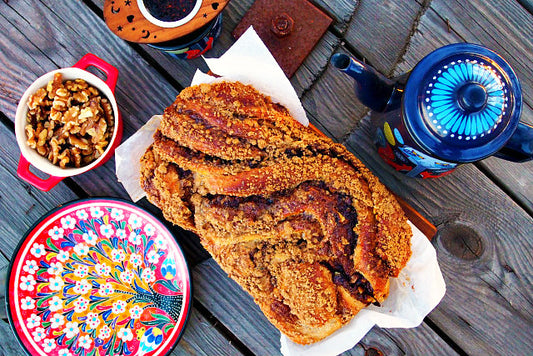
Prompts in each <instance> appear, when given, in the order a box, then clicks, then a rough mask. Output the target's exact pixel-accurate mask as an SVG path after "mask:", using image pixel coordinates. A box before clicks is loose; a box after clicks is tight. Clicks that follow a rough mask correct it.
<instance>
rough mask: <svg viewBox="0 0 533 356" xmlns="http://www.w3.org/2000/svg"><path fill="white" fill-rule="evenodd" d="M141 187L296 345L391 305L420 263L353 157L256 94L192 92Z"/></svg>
mask: <svg viewBox="0 0 533 356" xmlns="http://www.w3.org/2000/svg"><path fill="white" fill-rule="evenodd" d="M154 137H155V142H154V143H153V145H152V146H151V147H149V148H148V150H147V151H146V153H145V155H144V156H143V157H142V159H141V170H142V171H141V176H142V177H141V185H142V187H143V189H144V190H145V191H146V192H147V195H148V198H149V200H150V201H151V202H152V203H154V204H155V205H157V206H159V207H160V208H161V209H162V211H163V213H164V215H165V217H166V218H167V219H168V220H170V221H171V222H173V223H176V224H178V225H180V226H182V227H183V228H185V229H188V230H191V231H193V232H195V233H196V234H198V236H200V239H201V242H202V244H203V246H204V247H205V248H206V249H207V250H208V251H209V252H210V253H211V255H212V256H213V258H214V259H215V260H216V261H217V262H218V263H219V264H220V266H221V267H222V268H223V269H224V270H225V271H226V272H227V273H228V275H229V276H230V277H231V278H233V279H234V280H235V281H237V283H239V284H240V285H241V286H242V287H243V288H244V289H245V290H246V291H248V292H249V293H250V294H251V295H252V296H253V297H254V299H255V302H256V303H257V304H258V305H259V306H260V308H261V310H262V311H263V313H264V314H265V315H266V316H267V317H268V319H269V320H270V321H271V322H272V323H273V324H274V325H275V326H276V327H278V328H279V329H280V330H281V331H282V332H283V333H284V334H286V335H287V336H288V337H289V338H291V339H292V340H293V341H295V342H298V343H301V344H307V343H312V342H316V341H318V340H321V339H322V338H324V337H326V336H328V335H329V334H331V333H332V332H334V331H335V330H337V329H338V328H340V327H341V326H342V325H343V324H345V323H347V322H348V321H349V320H351V319H352V317H353V316H354V315H355V314H356V313H358V312H359V311H360V310H361V309H362V308H364V307H365V306H367V305H369V304H370V303H374V304H379V303H381V302H382V301H383V300H384V299H385V298H386V297H387V295H388V290H389V277H395V276H397V275H398V273H399V272H400V270H401V269H402V268H403V267H404V266H405V264H406V263H407V260H408V259H409V257H410V255H411V249H410V236H411V231H410V228H409V225H408V224H407V220H406V218H405V216H404V214H403V212H402V210H401V208H400V207H399V205H398V204H397V202H396V200H395V198H394V197H393V196H392V195H391V194H390V193H389V192H388V191H387V189H386V188H385V187H384V186H383V185H382V184H381V183H380V182H379V181H378V179H377V178H376V177H375V176H373V175H372V173H370V172H369V171H368V169H366V168H365V167H364V166H363V165H362V163H361V162H360V161H359V160H358V159H356V158H355V157H354V156H353V155H352V154H351V153H350V152H348V151H347V150H346V149H345V148H344V147H343V146H342V145H340V144H336V143H333V142H332V141H331V140H330V139H328V138H324V137H321V136H319V135H317V134H316V133H314V132H313V131H312V130H311V129H309V128H307V127H304V126H302V125H301V124H300V123H298V122H297V121H295V120H294V119H293V118H292V117H291V116H290V115H289V113H288V112H287V110H286V109H285V108H284V107H282V106H281V105H279V104H276V103H273V102H272V101H271V100H270V98H268V97H266V96H264V95H262V94H260V93H258V92H257V91H256V90H255V89H254V88H252V87H251V86H246V85H243V84H241V83H238V82H235V83H230V82H221V83H216V84H211V85H208V84H202V85H199V86H194V87H190V88H186V89H184V90H183V91H182V92H181V94H180V95H179V96H178V97H177V98H176V101H175V102H174V103H173V104H172V105H171V106H170V107H168V108H167V109H166V110H165V113H164V118H163V120H162V122H161V126H160V128H159V130H158V131H157V132H156V134H155V136H154Z"/></svg>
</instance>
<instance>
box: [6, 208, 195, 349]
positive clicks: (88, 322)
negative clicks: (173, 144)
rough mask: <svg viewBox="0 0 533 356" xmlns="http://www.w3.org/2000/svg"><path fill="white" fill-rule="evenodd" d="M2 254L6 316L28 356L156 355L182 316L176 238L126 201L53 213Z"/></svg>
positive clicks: (182, 270)
mask: <svg viewBox="0 0 533 356" xmlns="http://www.w3.org/2000/svg"><path fill="white" fill-rule="evenodd" d="M11 261H12V262H11V266H10V271H9V275H10V277H9V281H8V291H9V293H8V298H7V299H8V300H7V304H8V308H7V309H8V316H9V319H10V322H11V325H12V327H13V329H14V330H15V334H16V335H17V336H18V338H19V340H20V341H21V344H22V345H23V347H24V348H25V350H26V351H27V352H28V353H29V354H31V355H46V356H48V355H62V356H67V355H81V356H98V355H100V356H102V355H165V354H168V353H170V351H171V350H172V349H173V347H174V346H175V344H176V343H177V341H178V339H179V337H180V335H181V333H182V331H183V329H184V326H185V323H186V321H187V317H188V313H189V308H190V305H191V285H190V277H189V271H188V269H187V264H186V261H185V258H184V256H183V253H182V252H181V249H180V247H179V245H178V244H177V242H176V241H175V240H174V238H173V236H172V234H171V233H170V232H169V231H168V229H167V228H165V226H164V225H163V224H161V222H159V221H158V220H157V219H156V218H154V217H153V216H152V215H151V214H149V213H148V212H146V211H144V210H143V209H141V208H139V207H138V206H136V205H133V204H131V203H128V202H126V201H122V200H117V199H108V198H97V199H86V200H80V201H76V202H72V203H69V204H66V205H64V206H63V207H61V208H58V209H55V210H53V211H52V212H50V213H49V214H48V215H46V216H45V217H44V218H42V219H41V221H39V222H38V223H37V224H36V225H35V226H34V227H33V228H32V229H30V231H29V232H28V234H27V235H26V237H25V238H24V239H23V240H22V242H21V244H20V246H19V248H18V250H17V251H16V252H15V254H14V256H13V258H12V260H11Z"/></svg>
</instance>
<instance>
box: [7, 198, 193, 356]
mask: <svg viewBox="0 0 533 356" xmlns="http://www.w3.org/2000/svg"><path fill="white" fill-rule="evenodd" d="M91 201H112V202H119V203H121V204H126V205H128V206H130V207H132V208H133V209H138V210H140V211H142V212H143V213H144V214H146V215H148V216H150V217H151V218H152V219H154V220H155V221H157V222H159V224H160V225H161V227H162V228H163V229H164V230H165V231H166V232H167V233H168V235H169V236H172V237H173V238H174V235H173V234H172V232H171V231H170V230H169V229H168V228H167V227H166V226H165V224H164V223H163V222H162V221H161V219H159V218H157V217H156V216H154V215H153V214H152V213H151V212H149V211H148V210H146V209H145V208H142V207H140V206H139V205H137V204H135V203H133V202H131V201H128V200H125V199H121V198H115V197H105V196H102V197H89V198H83V199H75V200H72V201H69V202H66V203H63V204H61V205H59V206H57V207H55V208H53V209H51V210H49V211H48V212H47V213H45V214H43V216H41V217H40V218H39V219H38V220H37V221H36V222H35V223H33V224H32V226H31V227H30V228H29V229H28V230H27V231H26V232H25V233H24V235H23V236H22V237H21V239H20V241H19V242H18V244H17V246H16V248H15V250H14V251H13V254H12V256H11V259H10V261H9V265H8V268H7V275H6V281H5V307H6V315H7V318H8V321H9V326H10V329H11V331H12V332H13V335H15V337H16V339H17V342H18V343H19V345H20V347H21V349H22V350H23V351H24V352H25V353H26V354H27V355H29V356H32V353H31V351H30V350H28V348H27V347H26V345H25V344H24V342H23V340H22V338H21V336H20V335H19V333H18V332H17V330H16V329H15V324H14V320H13V319H14V317H13V315H12V311H11V308H10V301H11V289H10V284H11V273H12V271H13V267H14V265H15V261H16V259H17V257H18V254H19V252H20V250H21V248H22V246H23V245H24V243H25V242H26V239H27V238H28V236H29V235H30V234H31V233H32V232H33V231H34V230H35V229H36V228H37V227H38V226H39V225H40V224H41V223H43V222H44V221H45V220H47V219H49V218H50V217H51V216H53V215H54V214H56V213H57V212H59V211H61V210H63V209H67V208H68V207H70V206H72V205H75V204H79V203H84V202H85V203H86V202H91ZM173 240H174V242H175V244H176V247H177V251H178V252H179V254H180V256H181V258H182V259H183V264H184V267H185V271H186V276H185V277H186V278H184V281H186V282H187V286H188V288H187V293H186V295H184V300H185V301H186V303H185V308H184V313H185V315H184V316H183V324H182V326H181V330H179V332H178V333H177V336H176V340H175V341H174V342H173V343H172V345H171V346H169V348H168V350H167V352H166V353H165V356H168V355H170V354H171V353H172V352H173V351H174V349H175V348H176V346H177V345H178V343H179V341H180V340H181V337H182V336H183V334H184V332H185V329H186V327H187V324H188V322H189V318H190V316H191V309H192V306H193V305H192V304H193V297H192V295H193V292H192V290H193V281H192V278H191V272H190V269H189V265H188V263H187V259H186V258H185V254H184V253H183V249H182V248H181V246H180V244H179V242H178V241H177V240H176V239H175V238H174V239H173Z"/></svg>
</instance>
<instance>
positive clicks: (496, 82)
mask: <svg viewBox="0 0 533 356" xmlns="http://www.w3.org/2000/svg"><path fill="white" fill-rule="evenodd" d="M521 107H522V96H521V89H520V84H519V81H518V79H517V77H516V75H515V73H514V72H513V70H512V68H511V67H510V65H509V64H508V63H507V62H506V61H505V60H504V59H503V58H501V57H500V56H499V55H498V54H496V53H495V52H493V51H491V50H489V49H487V48H485V47H482V46H479V45H475V44H468V43H459V44H453V45H449V46H445V47H442V48H439V49H437V50H436V51H434V52H432V53H430V54H429V55H428V56H426V57H425V58H424V59H422V61H420V63H418V65H417V66H416V67H415V68H414V69H413V72H412V73H411V75H410V76H409V79H408V82H407V85H406V88H405V95H404V114H405V115H404V118H405V122H406V126H407V127H408V129H409V131H410V133H411V134H412V135H413V137H414V138H415V140H416V141H417V143H419V144H420V145H421V146H422V147H423V148H425V149H426V150H427V151H428V152H430V153H432V154H433V155H435V156H437V157H439V158H441V159H444V160H447V161H452V162H472V161H477V160H480V159H482V158H485V157H488V156H490V155H492V154H493V153H495V152H496V151H498V150H499V149H500V148H501V147H502V146H503V145H505V143H506V142H507V140H508V139H509V138H510V137H511V135H512V134H513V132H514V130H515V129H516V125H517V124H518V121H519V118H520V112H521Z"/></svg>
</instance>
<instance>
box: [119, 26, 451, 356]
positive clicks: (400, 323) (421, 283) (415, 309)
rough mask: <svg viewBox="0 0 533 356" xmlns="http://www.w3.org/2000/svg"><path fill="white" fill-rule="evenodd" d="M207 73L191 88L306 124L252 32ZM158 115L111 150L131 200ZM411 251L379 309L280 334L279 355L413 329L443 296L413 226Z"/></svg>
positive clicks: (331, 348)
mask: <svg viewBox="0 0 533 356" xmlns="http://www.w3.org/2000/svg"><path fill="white" fill-rule="evenodd" d="M205 60H206V62H207V64H208V66H209V68H210V69H211V71H212V72H213V73H216V74H217V75H220V76H221V78H214V77H212V76H210V75H207V74H205V73H202V72H201V71H197V72H196V74H195V76H194V78H193V81H192V83H191V85H196V84H200V83H210V82H213V81H221V80H230V81H240V82H242V83H245V84H250V85H253V86H254V87H255V88H256V89H257V90H259V91H260V92H262V93H264V94H266V95H269V96H270V97H271V98H272V100H273V101H274V102H278V103H280V104H282V105H284V106H285V107H286V108H287V109H288V110H289V111H290V113H291V115H292V116H293V117H295V118H296V119H297V120H298V121H300V122H301V123H302V124H304V125H308V124H309V121H308V120H307V117H306V115H305V110H304V109H303V107H302V105H301V103H300V100H299V98H298V96H297V94H296V92H295V91H294V88H293V87H292V85H291V83H290V81H289V80H288V79H287V77H286V76H285V74H284V73H283V71H282V70H281V68H280V67H279V65H278V64H277V63H276V60H275V59H274V57H272V55H271V54H270V52H269V51H268V49H267V48H266V46H265V45H264V44H263V42H262V41H261V39H260V38H259V36H258V35H257V33H256V32H255V31H254V30H253V28H250V29H248V30H247V31H246V32H245V33H244V34H243V35H242V36H241V37H240V38H239V40H238V41H236V42H235V44H234V45H233V46H232V47H231V48H230V49H228V51H227V52H226V53H225V54H224V55H222V56H221V57H220V58H205ZM161 118H162V117H161V116H160V115H156V116H153V117H152V118H151V119H150V120H149V121H148V122H147V123H146V124H145V125H144V126H143V127H142V128H141V129H139V130H138V131H137V132H136V133H135V134H133V135H132V136H131V137H130V138H129V139H128V140H126V141H125V142H124V143H122V144H121V145H120V146H119V147H118V148H117V149H116V151H115V162H116V174H117V177H118V180H119V181H120V182H121V183H122V184H123V185H124V188H125V189H126V191H127V192H128V194H129V195H130V197H131V199H132V200H133V201H137V200H139V199H141V198H142V197H144V196H145V193H144V191H143V190H142V189H141V187H140V184H139V179H140V162H139V160H140V158H141V156H142V155H143V154H144V152H145V151H146V149H147V148H148V146H150V145H151V144H152V142H153V134H154V132H155V131H156V129H157V127H158V126H159V123H160V122H161ZM410 225H411V229H412V230H413V236H412V238H411V248H412V250H413V255H412V257H411V259H410V260H409V262H408V263H407V266H406V267H405V268H404V269H403V270H402V272H401V273H400V275H399V277H398V278H392V279H391V286H390V293H389V296H388V298H387V299H386V300H385V302H384V303H383V305H382V306H381V307H376V306H369V307H367V308H365V309H363V310H362V311H361V312H359V313H358V314H357V315H356V316H355V317H354V318H353V319H352V321H351V322H350V323H348V324H346V325H345V326H344V327H342V328H341V329H339V330H337V331H336V332H335V333H333V334H332V335H330V336H329V337H327V338H325V339H324V340H322V341H320V342H317V343H314V344H311V345H299V344H296V343H294V342H292V341H291V340H290V339H289V338H287V337H286V336H285V335H283V334H282V335H281V352H282V353H283V354H284V355H285V356H296V355H306V356H313V355H316V356H319V355H320V356H327V355H337V354H340V353H342V352H344V351H346V350H349V349H351V348H352V347H354V346H355V345H356V344H357V343H358V342H359V341H360V340H361V339H362V338H363V337H364V336H365V335H366V333H367V332H368V331H369V330H370V329H372V327H374V325H378V326H379V327H383V328H413V327H416V326H418V325H420V323H422V320H423V319H424V317H425V316H426V315H428V314H429V313H430V312H431V310H433V308H435V307H436V306H437V304H438V303H439V302H440V300H441V299H442V297H443V296H444V293H445V291H446V286H445V284H444V279H443V277H442V273H441V271H440V268H439V265H438V262H437V254H436V251H435V249H434V248H433V246H432V245H431V243H430V242H429V241H428V239H427V238H426V236H424V234H422V232H420V230H418V229H417V228H416V227H415V226H414V225H412V224H411V223H410Z"/></svg>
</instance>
